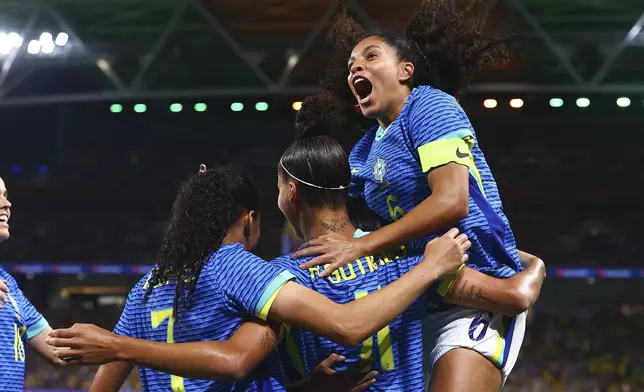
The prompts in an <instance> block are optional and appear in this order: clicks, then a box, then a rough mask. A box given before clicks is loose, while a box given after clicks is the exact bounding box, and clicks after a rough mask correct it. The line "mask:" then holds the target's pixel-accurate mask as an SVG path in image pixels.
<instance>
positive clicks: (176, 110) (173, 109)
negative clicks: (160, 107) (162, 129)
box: [170, 103, 183, 113]
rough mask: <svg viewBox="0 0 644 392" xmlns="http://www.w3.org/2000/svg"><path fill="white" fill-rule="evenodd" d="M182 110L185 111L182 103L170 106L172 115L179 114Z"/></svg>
mask: <svg viewBox="0 0 644 392" xmlns="http://www.w3.org/2000/svg"><path fill="white" fill-rule="evenodd" d="M182 110H183V105H182V104H180V103H173V104H172V105H170V111H171V112H172V113H179V112H180V111H182Z"/></svg>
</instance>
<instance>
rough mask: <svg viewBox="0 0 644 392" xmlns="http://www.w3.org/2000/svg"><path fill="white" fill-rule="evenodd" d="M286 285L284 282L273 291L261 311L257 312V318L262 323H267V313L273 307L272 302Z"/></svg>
mask: <svg viewBox="0 0 644 392" xmlns="http://www.w3.org/2000/svg"><path fill="white" fill-rule="evenodd" d="M286 283H288V282H284V283H283V284H282V285H281V286H280V287H279V288H278V289H277V290H275V292H274V293H273V295H271V297H270V298H269V299H268V301H266V303H265V304H264V307H263V308H262V310H260V311H259V314H258V315H257V318H260V319H262V320H264V321H268V312H269V311H270V310H271V306H273V302H275V298H277V294H279V292H280V291H281V290H282V288H283V287H284V285H285V284H286Z"/></svg>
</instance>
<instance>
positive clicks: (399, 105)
mask: <svg viewBox="0 0 644 392" xmlns="http://www.w3.org/2000/svg"><path fill="white" fill-rule="evenodd" d="M410 95H411V90H410V89H409V87H407V86H402V85H401V86H400V91H398V92H397V93H396V94H395V98H393V101H392V102H391V103H390V104H389V105H387V106H388V107H387V108H385V110H384V111H383V112H382V113H381V114H380V115H378V125H380V127H381V128H382V129H387V127H388V126H389V125H390V124H391V123H392V122H394V120H395V119H397V118H398V116H400V112H402V110H403V107H404V106H405V102H407V97H409V96H410Z"/></svg>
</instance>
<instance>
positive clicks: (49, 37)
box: [40, 31, 54, 43]
mask: <svg viewBox="0 0 644 392" xmlns="http://www.w3.org/2000/svg"><path fill="white" fill-rule="evenodd" d="M53 40H54V37H53V36H52V35H51V33H48V32H46V31H45V32H44V33H42V34H40V42H41V43H45V42H49V41H52V42H53Z"/></svg>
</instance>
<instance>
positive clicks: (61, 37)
mask: <svg viewBox="0 0 644 392" xmlns="http://www.w3.org/2000/svg"><path fill="white" fill-rule="evenodd" d="M67 41H69V35H67V33H58V35H57V36H56V41H55V43H56V45H58V46H65V45H67Z"/></svg>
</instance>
